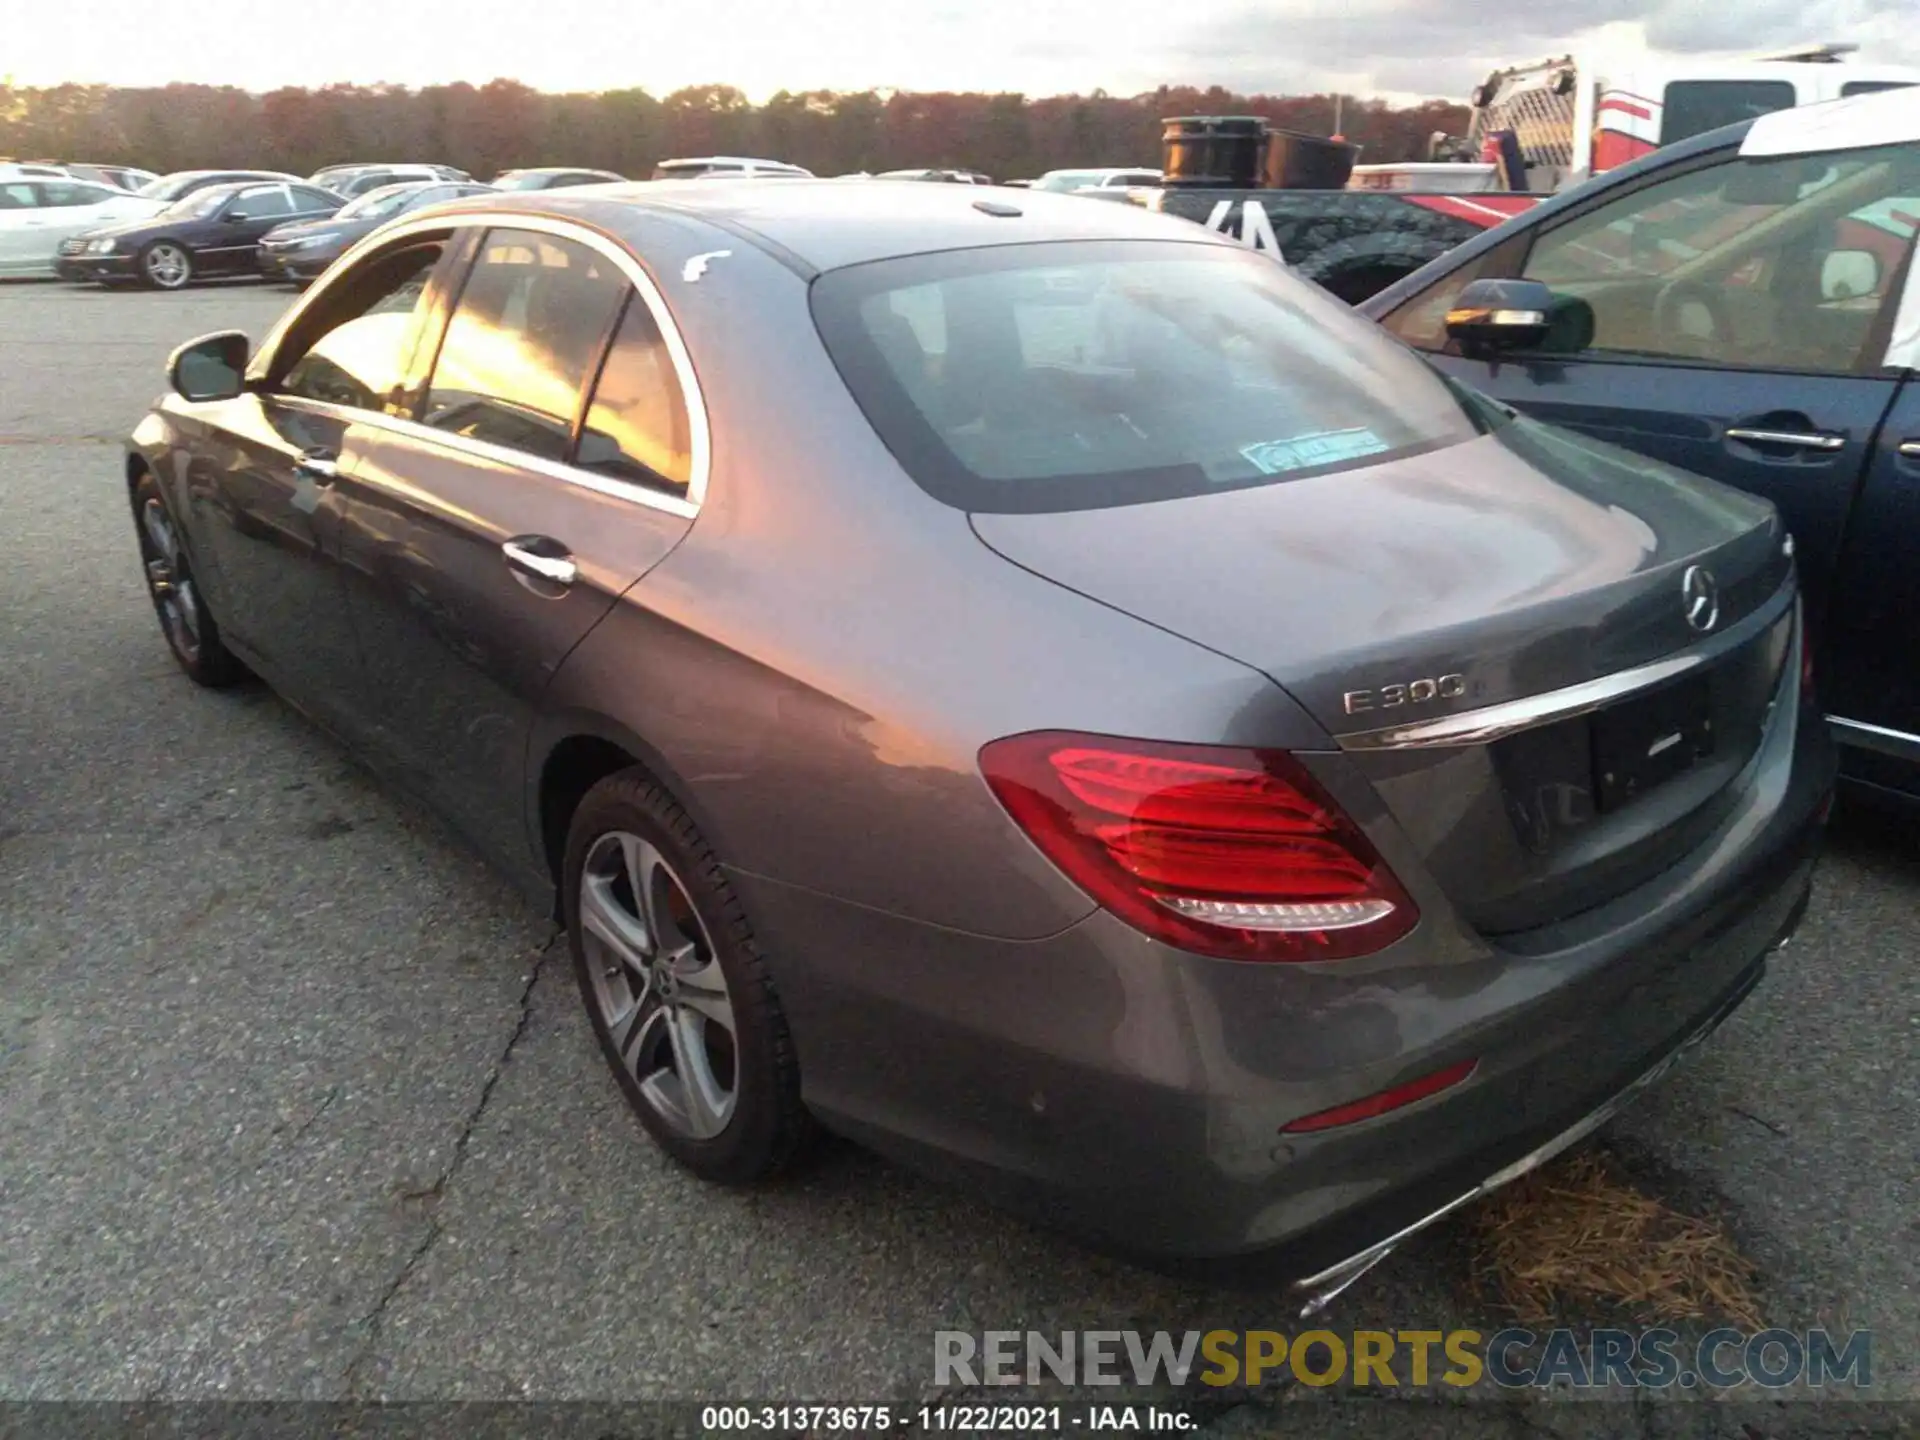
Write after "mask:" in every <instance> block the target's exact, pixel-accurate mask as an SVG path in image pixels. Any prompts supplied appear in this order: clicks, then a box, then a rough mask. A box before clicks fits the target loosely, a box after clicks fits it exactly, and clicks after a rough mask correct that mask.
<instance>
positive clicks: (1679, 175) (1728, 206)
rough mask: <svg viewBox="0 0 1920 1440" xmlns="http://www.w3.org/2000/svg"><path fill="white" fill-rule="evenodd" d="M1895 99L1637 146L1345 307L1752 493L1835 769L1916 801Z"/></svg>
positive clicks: (1908, 176)
mask: <svg viewBox="0 0 1920 1440" xmlns="http://www.w3.org/2000/svg"><path fill="white" fill-rule="evenodd" d="M1916 229H1920V89H1906V90H1896V91H1889V92H1886V93H1884V94H1879V95H1869V96H1863V97H1861V98H1859V99H1854V100H1841V101H1837V102H1834V103H1833V104H1829V105H1818V106H1809V107H1807V108H1804V109H1799V110H1789V111H1783V112H1780V113H1778V114H1775V115H1769V116H1765V117H1763V118H1761V119H1759V120H1754V121H1750V122H1746V123H1743V124H1740V125H1734V126H1730V127H1728V128H1727V129H1724V130H1718V131H1714V132H1713V133H1711V134H1707V135H1702V136H1699V137H1697V138H1696V139H1693V140H1689V141H1686V142H1683V143H1681V144H1678V145H1674V146H1671V147H1669V148H1667V149H1664V150H1660V151H1656V152H1655V153H1654V154H1652V155H1649V156H1646V157H1644V158H1643V159H1641V160H1638V161H1635V162H1634V163H1633V164H1631V165H1628V166H1625V167H1623V168H1621V169H1619V170H1616V171H1613V172H1611V173H1609V174H1608V175H1606V176H1604V177H1602V178H1600V179H1598V180H1594V181H1590V182H1589V183H1587V184H1585V185H1583V186H1580V187H1578V188H1577V189H1574V190H1571V191H1568V192H1566V193H1564V194H1561V195H1558V196H1555V197H1554V198H1552V199H1550V200H1548V201H1546V202H1544V203H1542V204H1541V205H1539V206H1538V207H1536V208H1534V209H1532V210H1529V211H1527V212H1525V213H1524V214H1522V215H1520V216H1518V217H1516V218H1514V219H1512V220H1509V221H1507V222H1506V223H1505V224H1503V225H1500V226H1498V227H1497V228H1495V229H1493V230H1490V231H1488V232H1487V233H1486V234H1484V235H1482V236H1479V237H1476V238H1475V239H1472V240H1469V241H1468V242H1466V243H1465V244H1463V245H1461V246H1460V247H1459V248H1457V249H1455V250H1453V251H1451V252H1449V253H1448V254H1446V255H1443V256H1441V257H1440V258H1439V259H1437V260H1435V261H1433V262H1432V263H1430V264H1428V265H1427V266H1426V267H1425V268H1423V269H1421V270H1419V271H1416V272H1415V273H1414V274H1412V275H1410V276H1408V277H1407V278H1406V279H1404V280H1402V281H1400V282H1399V283H1397V284H1395V285H1393V286H1392V287H1390V288H1389V289H1387V290H1384V291H1382V292H1381V293H1380V294H1378V295H1376V296H1374V297H1373V298H1372V299H1370V300H1368V301H1367V302H1365V303H1364V304H1363V305H1362V306H1361V307H1360V308H1361V310H1362V311H1363V312H1364V313H1366V314H1368V315H1371V316H1372V317H1374V318H1375V319H1377V320H1378V321H1380V323H1381V324H1383V325H1385V326H1386V327H1387V328H1388V329H1389V330H1391V331H1393V332H1394V333H1395V334H1397V335H1398V336H1399V337H1400V338H1401V339H1402V340H1404V341H1406V342H1407V343H1408V344H1409V345H1412V346H1414V347H1416V348H1417V349H1420V350H1423V351H1425V352H1427V353H1428V355H1429V356H1430V358H1431V359H1432V360H1433V362H1434V363H1435V364H1436V365H1438V366H1439V367H1440V368H1441V369H1442V370H1444V371H1446V372H1447V373H1448V374H1450V375H1453V376H1456V377H1458V378H1459V379H1461V380H1463V381H1465V382H1467V383H1468V384H1470V385H1472V386H1473V387H1474V388H1476V389H1478V390H1481V391H1483V392H1485V393H1486V394H1489V395H1492V396H1494V397H1496V398H1497V399H1500V400H1503V401H1505V402H1507V403H1508V404H1510V405H1512V406H1514V407H1516V408H1517V409H1520V410H1523V411H1525V412H1526V413H1528V414H1530V415H1532V416H1535V417H1536V418H1538V419H1541V420H1547V421H1551V422H1554V423H1556V424H1560V425H1565V426H1567V427H1569V428H1571V429H1574V430H1579V431H1582V432H1584V433H1586V434H1588V435H1591V436H1594V437H1596V438H1598V439H1602V440H1610V441H1612V442H1614V443H1616V444H1619V445H1623V446H1626V447H1628V448H1630V449H1633V450H1638V451H1640V452H1642V453H1643V454H1647V455H1651V456H1654V457H1657V458H1658V459H1661V460H1666V461H1670V462H1672V463H1674V464H1676V465H1682V466H1685V467H1686V468H1687V469H1689V470H1693V471H1697V472H1698V473H1700V474H1703V475H1708V476H1711V477H1713V478H1714V479H1716V480H1721V481H1724V482H1725V483H1727V484H1729V485H1735V486H1738V487H1739V488H1741V489H1743V490H1748V491H1751V492H1753V493H1754V494H1757V495H1762V496H1765V497H1766V498H1767V499H1769V500H1771V501H1772V502H1773V503H1774V504H1775V505H1776V506H1778V507H1779V509H1780V512H1781V514H1782V516H1783V517H1784V518H1785V520H1786V522H1787V525H1788V527H1789V529H1790V530H1791V531H1792V533H1793V536H1794V538H1795V542H1796V548H1797V555H1798V560H1799V564H1800V570H1801V575H1802V579H1803V582H1804V586H1805V593H1806V596H1807V604H1808V610H1809V617H1810V620H1811V627H1810V628H1811V631H1812V635H1813V642H1814V645H1813V649H1814V656H1815V670H1816V672H1817V675H1818V683H1819V686H1820V693H1821V699H1822V703H1823V705H1824V707H1825V709H1826V711H1827V714H1828V717H1829V718H1830V719H1831V721H1832V723H1833V727H1834V734H1835V736H1836V738H1837V739H1839V740H1840V741H1841V742H1842V744H1843V746H1844V747H1845V748H1844V750H1843V756H1844V760H1843V771H1844V774H1845V775H1846V777H1847V778H1848V779H1849V780H1850V781H1852V782H1854V783H1855V784H1857V785H1864V786H1868V787H1871V788H1872V789H1873V790H1875V791H1877V792H1879V793H1882V794H1888V795H1892V796H1897V797H1899V798H1902V799H1907V800H1920V378H1917V377H1916V371H1917V370H1920V272H1916V269H1915V266H1914V263H1913V255H1914V235H1915V232H1916Z"/></svg>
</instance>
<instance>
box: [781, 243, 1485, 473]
mask: <svg viewBox="0 0 1920 1440" xmlns="http://www.w3.org/2000/svg"><path fill="white" fill-rule="evenodd" d="M813 313H814V319H815V322H816V323H817V325H818V326H819V329H820V333H821V336H822V338H823V339H824V340H825V342H826V346H827V349H828V351H829V352H830V353H831V355H832V356H833V359H834V362H835V363H836V364H837V365H838V367H839V369H840V372H841V374H842V376H843V377H844V378H845V379H846V382H847V384H848V387H849V388H850V389H851V390H852V392H853V394H854V397H855V399H856V400H858V401H859V403H860V406H861V408H862V409H863V410H864V411H865V413H866V415H867V418H868V419H869V420H870V421H871V422H872V423H873V426H874V428H875V429H876V430H877V431H878V432H879V433H880V436H881V438H882V439H883V440H885V441H886V443H887V445H888V447H889V448H890V449H891V450H892V451H893V453H894V455H895V456H896V457H898V458H899V459H900V461H901V463H902V464H903V465H904V466H905V467H906V469H907V471H908V472H909V473H910V474H911V475H912V476H913V478H914V479H915V480H916V481H918V482H919V483H920V484H921V485H922V486H923V488H925V489H927V490H928V491H929V492H931V493H932V494H933V495H935V496H936V497H937V498H939V499H941V500H944V501H946V502H947V503H949V504H952V505H956V506H958V507H960V508H962V509H967V510H984V511H1042V510H1071V509H1083V508H1089V507H1095V506H1103V505H1120V504H1131V503H1138V502H1142V501H1151V500H1164V499H1171V498H1174V497H1176V496H1181V495H1196V494H1204V493H1207V492H1210V491H1217V490H1233V489H1241V488H1245V487H1248V486H1254V485H1268V484H1273V483H1276V482H1279V481H1284V480H1292V479H1297V478H1301V477H1304V476H1307V475H1313V474H1325V473H1329V472H1333V471H1338V470H1343V469H1350V468H1354V467H1357V466H1362V465H1370V464H1377V463H1380V462H1382V461H1385V460H1389V459H1393V458H1396V457H1399V456H1404V455H1410V454H1415V453H1418V452H1420V451H1423V450H1430V449H1434V448H1437V447H1439V446H1442V445H1447V444H1452V443H1455V442H1458V441H1463V440H1467V439H1470V438H1472V437H1473V436H1475V435H1477V434H1480V433H1483V431H1484V430H1485V429H1486V428H1487V427H1488V425H1489V424H1490V423H1492V422H1491V421H1490V420H1489V419H1488V418H1487V417H1486V416H1485V415H1483V414H1482V413H1481V411H1480V410H1479V409H1478V408H1477V407H1474V406H1473V405H1472V404H1471V402H1469V401H1468V400H1466V399H1464V398H1463V397H1462V396H1461V395H1460V394H1459V393H1458V392H1456V391H1455V390H1453V389H1452V388H1451V387H1450V386H1449V385H1447V384H1446V383H1445V382H1444V381H1442V380H1441V379H1440V378H1439V376H1437V375H1436V374H1435V373H1434V372H1433V371H1432V370H1431V369H1430V368H1429V367H1428V366H1427V365H1426V363H1425V362H1424V361H1422V360H1420V359H1418V358H1416V357H1415V356H1413V355H1411V354H1409V353H1408V352H1407V351H1406V350H1405V349H1403V348H1402V347H1401V346H1400V345H1399V344H1397V343H1395V342H1394V341H1393V340H1391V339H1390V338H1388V337H1387V336H1386V335H1384V334H1382V333H1381V332H1380V331H1379V330H1378V329H1377V328H1375V327H1374V326H1373V325H1372V324H1370V323H1369V322H1367V321H1364V320H1362V319H1360V318H1359V317H1357V316H1356V315H1354V314H1353V312H1352V311H1351V310H1350V309H1348V307H1346V306H1345V305H1342V304H1341V303H1340V302H1338V301H1337V300H1334V299H1332V298H1331V297H1329V296H1327V295H1325V294H1324V293H1323V292H1321V291H1320V290H1319V289H1318V288H1317V287H1315V286H1313V285H1310V284H1308V283H1306V282H1305V281H1302V280H1298V279H1295V278H1293V277H1291V276H1289V275H1288V274H1287V273H1286V272H1285V271H1284V270H1282V269H1281V268H1280V267H1279V266H1277V265H1275V264H1274V263H1273V262H1272V261H1271V260H1269V259H1267V258H1266V257H1264V256H1256V255H1251V254H1249V253H1247V252H1245V251H1243V250H1241V249H1239V248H1238V247H1229V246H1212V245H1202V244H1192V245H1189V244H1183V243H1147V242H1095V243H1064V244H1061V243H1055V244H1035V245H1020V246H1006V247H998V246H996V247H992V248H989V249H979V250H960V251H948V252H944V253H940V254H935V255H927V256H915V257H910V258H905V259H898V260H886V261H880V262H876V263H873V264H868V265H857V266H850V267H848V268H846V269H842V270H837V271H833V272H830V273H828V274H827V275H824V276H822V277H821V278H820V279H819V280H817V281H815V282H814V286H813Z"/></svg>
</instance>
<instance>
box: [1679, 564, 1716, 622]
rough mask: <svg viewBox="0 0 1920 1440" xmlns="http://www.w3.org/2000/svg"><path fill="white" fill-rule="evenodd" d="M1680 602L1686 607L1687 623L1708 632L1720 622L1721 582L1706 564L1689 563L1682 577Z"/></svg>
mask: <svg viewBox="0 0 1920 1440" xmlns="http://www.w3.org/2000/svg"><path fill="white" fill-rule="evenodd" d="M1680 603H1681V604H1682V605H1684V606H1685V607H1686V612H1687V624H1689V625H1691V626H1692V627H1693V628H1694V629H1696V630H1698V631H1699V632H1700V633H1701V634H1702V635H1704V634H1706V633H1707V632H1708V631H1709V630H1711V629H1713V627H1714V626H1716V625H1718V624H1719V623H1720V582H1719V581H1718V580H1715V579H1714V578H1713V572H1712V571H1711V570H1709V569H1707V567H1706V566H1704V565H1689V566H1688V567H1687V573H1686V574H1684V575H1682V576H1681V577H1680Z"/></svg>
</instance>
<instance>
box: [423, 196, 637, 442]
mask: <svg viewBox="0 0 1920 1440" xmlns="http://www.w3.org/2000/svg"><path fill="white" fill-rule="evenodd" d="M626 291H627V281H626V277H625V276H624V275H623V274H621V272H620V269H619V267H618V266H616V265H615V264H614V263H613V262H612V261H611V260H609V259H607V258H606V257H605V256H604V255H601V254H600V253H599V252H598V251H596V250H591V249H589V248H588V247H586V246H585V245H581V244H578V243H577V242H575V241H572V240H563V239H558V238H556V237H554V236H550V235H542V234H538V233H535V232H533V231H527V230H513V229H500V230H489V231H488V232H487V234H486V238H485V240H484V241H483V242H482V244H481V247H480V253H479V255H478V257H477V258H476V259H475V260H474V262H473V269H472V271H471V272H470V273H469V275H468V277H467V282H466V286H465V288H464V289H463V290H462V291H461V294H460V300H459V303H458V304H456V305H455V306H454V310H453V317H452V319H450V320H449V321H448V322H447V332H446V338H445V340H443V341H442V342H441V345H440V354H439V357H438V358H437V359H436V360H435V362H434V367H433V380H432V384H431V386H430V387H429V389H428V391H427V400H426V407H425V409H424V411H423V412H422V414H421V417H420V418H421V420H422V422H423V423H425V424H427V425H431V426H433V427H434V428H436V429H440V430H448V431H451V432H452V433H454V434H456V435H464V436H466V437H467V438H469V439H472V440H484V441H487V442H489V443H491V444H495V445H505V446H508V447H510V448H512V449H515V450H523V451H525V452H527V453H528V454H530V455H536V456H539V457H540V458H542V459H545V460H564V459H566V457H567V453H568V451H569V449H570V448H571V444H572V440H573V424H574V419H575V417H576V415H577V414H578V412H579V409H580V399H581V395H582V394H583V392H584V391H585V390H586V387H587V384H588V382H589V380H590V379H591V377H592V374H593V369H594V366H595V365H596V364H598V362H599V359H600V353H601V349H602V347H603V346H604V345H605V344H606V338H607V332H608V331H609V330H611V329H612V328H613V323H614V320H615V317H616V316H617V315H618V314H619V310H620V306H621V304H622V303H623V302H624V301H625V298H626Z"/></svg>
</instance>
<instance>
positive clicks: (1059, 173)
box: [1027, 166, 1161, 193]
mask: <svg viewBox="0 0 1920 1440" xmlns="http://www.w3.org/2000/svg"><path fill="white" fill-rule="evenodd" d="M1160 180H1161V172H1160V171H1158V170H1149V169H1145V168H1142V167H1138V166H1136V167H1134V168H1132V169H1128V168H1126V167H1109V168H1107V169H1101V170H1049V171H1047V173H1046V174H1044V175H1042V176H1041V177H1040V178H1039V179H1038V180H1031V181H1028V182H1027V183H1028V186H1029V187H1030V188H1032V189H1034V190H1054V191H1059V192H1062V193H1071V192H1072V191H1075V190H1128V189H1132V188H1133V187H1135V186H1139V185H1158V184H1159V183H1160Z"/></svg>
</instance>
